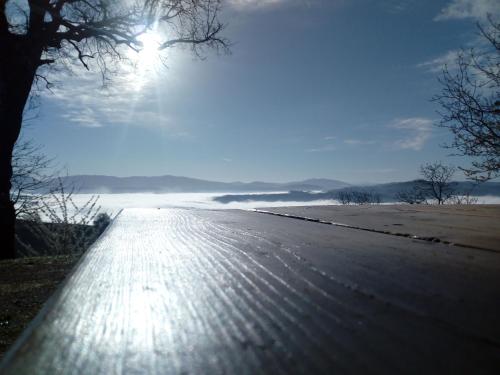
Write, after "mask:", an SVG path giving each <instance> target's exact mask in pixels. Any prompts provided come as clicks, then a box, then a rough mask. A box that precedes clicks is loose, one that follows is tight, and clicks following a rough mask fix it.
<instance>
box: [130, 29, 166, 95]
mask: <svg viewBox="0 0 500 375" xmlns="http://www.w3.org/2000/svg"><path fill="white" fill-rule="evenodd" d="M137 40H138V41H139V42H140V43H141V45H140V47H139V48H138V49H137V50H129V52H128V54H127V57H128V59H129V61H130V62H131V63H132V64H131V65H130V66H128V67H126V68H125V71H126V72H127V74H126V81H127V85H128V86H129V87H131V88H132V89H133V90H134V91H141V90H142V89H143V88H144V86H145V85H146V84H147V83H148V82H150V81H151V80H152V79H153V78H154V77H155V75H156V74H157V73H158V71H159V70H160V67H161V65H162V59H161V51H160V46H161V43H162V40H163V38H162V35H161V34H160V33H159V32H158V31H155V30H148V31H146V32H145V33H143V34H141V35H139V36H138V37H137Z"/></svg>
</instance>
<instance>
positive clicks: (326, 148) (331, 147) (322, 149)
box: [306, 145, 337, 152]
mask: <svg viewBox="0 0 500 375" xmlns="http://www.w3.org/2000/svg"><path fill="white" fill-rule="evenodd" d="M335 150H337V147H335V145H326V146H320V147H315V148H309V149H307V150H306V152H332V151H335Z"/></svg>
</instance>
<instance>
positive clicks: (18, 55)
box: [0, 34, 42, 259]
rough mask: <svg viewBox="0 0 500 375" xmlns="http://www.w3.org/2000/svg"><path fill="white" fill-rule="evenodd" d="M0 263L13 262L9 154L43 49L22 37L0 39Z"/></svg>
mask: <svg viewBox="0 0 500 375" xmlns="http://www.w3.org/2000/svg"><path fill="white" fill-rule="evenodd" d="M0 45H1V46H2V54H1V56H0V123H1V126H0V259H10V258H14V257H15V255H16V252H15V224H16V215H15V210H14V204H13V203H12V201H11V199H10V189H11V178H12V151H13V150H14V145H15V143H16V141H17V138H18V137H19V133H20V131H21V125H22V121H23V111H24V106H25V105H26V102H27V100H28V97H29V94H30V91H31V86H32V84H33V80H34V78H35V74H36V71H37V68H38V65H39V62H40V57H41V54H42V49H41V48H40V47H38V46H37V45H36V44H34V43H33V40H30V39H29V38H27V37H25V36H21V35H14V34H8V35H7V34H3V35H2V36H1V37H0Z"/></svg>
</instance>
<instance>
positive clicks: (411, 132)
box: [389, 117, 433, 151]
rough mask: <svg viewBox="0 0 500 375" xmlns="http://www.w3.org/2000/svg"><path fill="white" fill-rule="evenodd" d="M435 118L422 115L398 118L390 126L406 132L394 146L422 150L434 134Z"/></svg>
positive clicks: (402, 148)
mask: <svg viewBox="0 0 500 375" xmlns="http://www.w3.org/2000/svg"><path fill="white" fill-rule="evenodd" d="M432 123H433V120H431V119H428V118H422V117H412V118H406V119H396V120H394V121H393V122H392V123H391V124H390V125H389V127H390V128H392V129H397V130H400V131H401V132H404V133H406V134H405V135H404V137H402V138H400V139H398V140H396V141H395V142H394V143H393V146H394V147H395V148H397V149H401V150H414V151H420V150H421V149H422V148H423V147H424V145H425V143H426V142H427V141H428V140H429V138H430V137H431V135H432Z"/></svg>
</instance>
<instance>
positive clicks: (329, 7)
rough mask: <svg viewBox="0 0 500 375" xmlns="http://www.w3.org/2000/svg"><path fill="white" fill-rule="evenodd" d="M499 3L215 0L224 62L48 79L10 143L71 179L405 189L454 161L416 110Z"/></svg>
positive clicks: (176, 62)
mask: <svg viewBox="0 0 500 375" xmlns="http://www.w3.org/2000/svg"><path fill="white" fill-rule="evenodd" d="M499 4H500V3H499V2H497V1H496V0H447V1H445V0H443V1H440V0H261V1H258V0H232V1H228V3H227V4H226V10H225V14H224V15H223V17H222V18H223V20H224V21H226V22H227V23H228V27H227V30H226V32H225V35H226V36H227V37H228V38H230V39H231V41H232V42H233V43H234V44H233V46H232V48H231V49H232V54H231V55H228V56H226V55H221V56H216V55H214V54H208V55H207V59H206V60H203V61H200V60H196V59H194V58H193V57H192V55H191V54H190V53H189V52H188V51H183V50H180V49H173V50H170V51H168V54H167V56H166V59H167V65H168V68H164V67H158V66H156V65H158V64H155V63H154V61H152V60H156V56H152V55H155V53H151V49H149V50H148V51H146V52H145V53H144V54H143V55H142V56H141V57H139V58H138V67H137V69H135V70H134V69H130V68H127V69H126V72H124V73H122V74H121V75H120V76H119V77H117V78H115V79H114V82H113V83H112V85H110V86H109V87H108V88H106V89H103V88H102V85H101V83H102V81H101V80H100V78H99V76H98V75H94V74H89V73H85V72H78V71H77V72H75V73H74V74H73V75H72V76H68V75H67V74H66V73H58V74H55V75H53V80H54V81H55V83H56V86H55V88H54V89H53V90H52V92H44V93H42V95H41V105H40V108H39V110H38V112H39V113H38V116H37V118H35V119H34V120H31V121H30V122H29V123H30V126H29V129H28V130H27V131H26V132H25V135H24V136H25V137H26V138H35V140H36V141H37V142H38V143H41V144H43V145H45V151H46V153H47V154H49V155H51V156H54V157H57V159H58V161H59V162H60V163H62V164H65V165H67V167H68V168H69V172H70V173H71V174H109V175H119V176H127V175H163V174H174V175H183V176H190V177H199V178H205V179H213V180H223V181H230V180H243V181H250V180H268V181H285V180H299V179H304V178H309V177H327V178H335V179H340V180H344V181H347V182H381V181H396V180H405V179H411V178H415V177H416V176H417V174H418V167H419V165H420V164H422V163H424V162H428V161H435V160H442V161H444V162H448V163H452V164H460V163H463V162H464V160H462V159H458V158H453V157H449V156H447V155H448V154H450V152H451V151H450V150H446V149H443V148H441V147H440V145H441V144H443V143H445V142H446V141H447V140H450V137H449V134H448V133H447V132H446V131H445V130H442V129H438V128H436V127H435V126H434V124H435V123H436V121H437V120H438V119H439V116H438V115H437V114H436V110H437V107H436V105H435V104H434V103H432V102H431V101H430V99H431V97H432V95H433V94H435V93H437V92H438V90H439V85H438V83H437V80H436V77H437V74H438V73H439V71H440V68H441V66H442V64H443V63H444V62H446V61H448V62H450V61H451V58H452V57H453V55H454V53H455V52H456V51H457V50H458V49H459V48H460V47H465V48H469V47H471V46H473V45H475V44H476V43H477V40H478V36H477V29H476V27H475V23H476V22H478V21H484V19H485V16H486V14H487V13H488V12H491V13H495V14H499V13H500V9H499V8H500V5H499ZM148 38H149V39H147V40H146V41H145V42H147V43H149V45H151V42H152V40H153V41H154V38H155V36H154V34H151V35H150V36H149V37H148ZM147 43H146V44H147ZM134 58H135V57H134ZM155 66H156V67H155Z"/></svg>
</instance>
